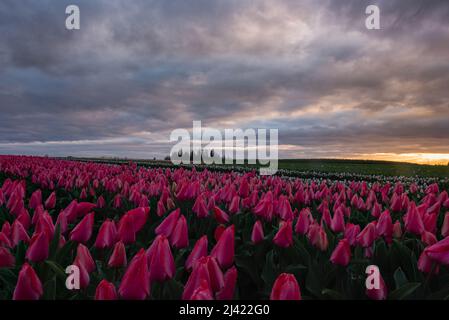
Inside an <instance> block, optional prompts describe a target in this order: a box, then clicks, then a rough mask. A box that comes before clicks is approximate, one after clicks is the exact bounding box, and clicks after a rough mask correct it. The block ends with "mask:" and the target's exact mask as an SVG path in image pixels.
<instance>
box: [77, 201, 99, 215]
mask: <svg viewBox="0 0 449 320" xmlns="http://www.w3.org/2000/svg"><path fill="white" fill-rule="evenodd" d="M95 207H96V204H95V203H90V202H80V203H76V206H75V208H74V211H75V213H76V216H77V217H84V216H85V215H86V214H88V213H89V212H91V211H92V210H93V209H94V208H95Z"/></svg>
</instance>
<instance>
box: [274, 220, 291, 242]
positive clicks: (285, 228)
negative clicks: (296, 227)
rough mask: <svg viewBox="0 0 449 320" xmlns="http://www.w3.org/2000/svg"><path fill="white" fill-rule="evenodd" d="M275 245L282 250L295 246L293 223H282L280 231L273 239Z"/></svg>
mask: <svg viewBox="0 0 449 320" xmlns="http://www.w3.org/2000/svg"><path fill="white" fill-rule="evenodd" d="M273 243H274V244H276V245H277V246H279V247H282V248H288V247H290V246H291V245H292V244H293V229H292V222H291V221H282V222H281V223H280V225H279V230H278V232H277V233H276V235H275V236H274V238H273Z"/></svg>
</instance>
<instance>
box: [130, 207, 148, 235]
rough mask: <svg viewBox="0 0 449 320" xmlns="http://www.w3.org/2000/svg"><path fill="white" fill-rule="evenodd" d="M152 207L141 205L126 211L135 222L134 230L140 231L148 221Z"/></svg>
mask: <svg viewBox="0 0 449 320" xmlns="http://www.w3.org/2000/svg"><path fill="white" fill-rule="evenodd" d="M149 212H150V207H139V208H136V209H133V210H130V211H128V212H127V213H125V214H126V215H128V216H131V217H132V220H133V224H134V231H135V232H136V233H137V232H139V231H140V230H141V229H142V228H143V227H144V226H145V224H146V223H147V220H148V214H149Z"/></svg>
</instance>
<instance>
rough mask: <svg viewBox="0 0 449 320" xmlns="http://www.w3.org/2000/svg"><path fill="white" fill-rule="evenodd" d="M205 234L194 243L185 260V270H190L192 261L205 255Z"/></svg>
mask: <svg viewBox="0 0 449 320" xmlns="http://www.w3.org/2000/svg"><path fill="white" fill-rule="evenodd" d="M207 243H208V241H207V236H206V235H204V236H202V237H201V238H200V239H199V240H198V241H197V242H196V243H195V246H194V247H193V249H192V252H191V253H190V255H189V256H188V258H187V260H186V264H185V267H186V269H187V270H191V269H192V268H193V265H194V263H195V262H196V261H197V260H198V259H199V258H201V257H205V256H207Z"/></svg>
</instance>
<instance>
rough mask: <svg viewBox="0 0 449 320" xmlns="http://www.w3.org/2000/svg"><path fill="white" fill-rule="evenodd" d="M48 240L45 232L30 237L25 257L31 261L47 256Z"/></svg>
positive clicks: (38, 260)
mask: <svg viewBox="0 0 449 320" xmlns="http://www.w3.org/2000/svg"><path fill="white" fill-rule="evenodd" d="M48 253H49V242H48V238H47V236H46V235H45V233H43V232H40V233H38V234H35V235H34V236H33V237H32V238H31V243H30V246H29V247H28V249H27V252H26V258H27V259H28V260H29V261H32V262H41V261H44V260H46V259H47V258H48Z"/></svg>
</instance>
